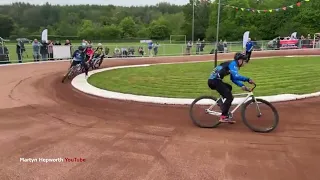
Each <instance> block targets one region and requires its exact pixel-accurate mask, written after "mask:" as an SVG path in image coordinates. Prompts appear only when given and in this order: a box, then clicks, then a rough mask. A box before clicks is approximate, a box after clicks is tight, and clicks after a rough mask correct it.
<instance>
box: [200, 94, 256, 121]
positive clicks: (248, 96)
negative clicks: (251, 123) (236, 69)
mask: <svg viewBox="0 0 320 180" xmlns="http://www.w3.org/2000/svg"><path fill="white" fill-rule="evenodd" d="M243 95H247V96H246V97H245V98H244V100H242V102H241V103H239V104H238V105H237V106H236V107H235V108H234V109H233V110H232V111H231V112H230V113H231V114H233V113H234V112H235V111H236V110H237V109H238V108H239V107H240V106H241V105H243V104H244V103H245V102H246V101H247V100H248V99H250V98H251V97H253V99H254V101H255V103H256V105H257V108H258V110H259V112H260V108H259V106H258V103H257V100H256V98H255V97H254V96H253V92H248V93H239V94H233V96H235V97H237V96H238V97H239V96H243ZM219 99H221V100H222V102H223V103H224V102H225V98H223V97H222V96H220V98H218V99H217V100H216V102H217V101H218V100H219ZM216 104H217V103H215V104H213V105H211V106H210V107H209V108H208V109H206V112H208V113H209V114H210V115H214V116H221V114H222V113H221V112H216V111H212V110H210V109H212V108H213V107H214V106H215V105H216Z"/></svg>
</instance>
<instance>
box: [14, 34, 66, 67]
mask: <svg viewBox="0 0 320 180" xmlns="http://www.w3.org/2000/svg"><path fill="white" fill-rule="evenodd" d="M60 45H61V43H60V41H51V40H48V41H41V42H39V41H38V39H34V40H33V42H32V56H33V60H34V61H35V62H36V61H40V60H42V61H47V60H54V58H53V46H60ZM64 45H69V46H70V48H71V45H72V44H71V41H69V40H66V42H65V44H64ZM16 53H17V55H18V61H19V63H21V62H22V60H23V54H26V55H27V56H28V54H27V52H26V49H25V47H24V42H22V41H18V43H17V46H16Z"/></svg>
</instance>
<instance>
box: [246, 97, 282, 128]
mask: <svg viewBox="0 0 320 180" xmlns="http://www.w3.org/2000/svg"><path fill="white" fill-rule="evenodd" d="M249 105H254V109H255V110H256V111H255V112H251V113H250V112H249ZM265 111H269V112H268V113H262V112H265ZM246 113H248V114H249V115H248V116H247V115H246ZM241 115H242V120H243V123H244V124H245V125H246V126H247V127H248V128H249V129H251V130H252V131H254V132H260V133H268V132H271V131H273V130H274V129H276V127H277V126H278V123H279V114H278V111H277V109H276V108H275V107H274V106H273V105H272V104H271V103H269V102H268V101H266V100H263V99H256V101H254V99H251V100H249V101H247V102H246V103H245V104H244V105H243V106H242V109H241ZM249 117H255V118H253V119H254V120H256V122H257V125H254V122H251V121H250V120H251V119H249ZM262 117H266V120H261V118H262ZM257 119H258V120H257ZM268 121H270V122H268Z"/></svg>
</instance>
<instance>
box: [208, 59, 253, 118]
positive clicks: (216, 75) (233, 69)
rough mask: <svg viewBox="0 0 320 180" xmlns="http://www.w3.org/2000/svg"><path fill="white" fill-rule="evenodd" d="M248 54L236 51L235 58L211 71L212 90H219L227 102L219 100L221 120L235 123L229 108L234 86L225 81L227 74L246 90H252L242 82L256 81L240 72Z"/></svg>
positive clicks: (210, 84) (209, 83)
mask: <svg viewBox="0 0 320 180" xmlns="http://www.w3.org/2000/svg"><path fill="white" fill-rule="evenodd" d="M247 62H248V61H247V56H246V55H244V54H242V53H236V54H235V56H234V60H232V61H227V62H223V63H221V64H220V65H218V66H217V67H216V68H215V69H214V70H213V72H212V73H211V75H210V77H209V79H208V86H209V87H210V88H211V89H212V90H216V91H218V93H219V94H220V95H221V96H222V97H223V98H225V102H224V103H223V102H222V100H221V101H218V102H217V103H218V106H220V108H221V111H222V115H221V117H220V120H219V122H228V123H235V121H232V120H231V118H230V117H229V109H230V107H231V104H232V101H233V99H234V97H233V95H232V92H231V91H232V86H231V85H230V84H228V83H225V82H223V81H222V80H223V78H224V77H225V76H227V75H230V79H231V81H232V82H233V83H234V84H236V85H237V86H239V87H241V89H242V90H244V91H250V89H249V88H247V87H246V86H245V85H244V84H243V83H242V82H249V83H250V84H252V83H254V82H253V80H251V79H250V78H248V77H244V76H241V75H240V74H239V72H238V69H240V67H242V66H244V64H245V63H247Z"/></svg>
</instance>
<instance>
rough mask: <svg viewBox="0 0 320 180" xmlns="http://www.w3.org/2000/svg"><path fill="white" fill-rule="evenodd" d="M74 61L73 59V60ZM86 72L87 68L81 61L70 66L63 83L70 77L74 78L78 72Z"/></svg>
mask: <svg viewBox="0 0 320 180" xmlns="http://www.w3.org/2000/svg"><path fill="white" fill-rule="evenodd" d="M71 63H72V61H71ZM84 72H85V69H84V67H83V66H82V65H81V63H79V64H77V65H75V66H72V67H71V68H69V70H68V72H67V74H66V75H64V76H63V78H62V81H61V82H62V83H64V81H65V80H66V79H67V78H68V79H72V78H74V77H75V76H76V75H77V74H79V73H84Z"/></svg>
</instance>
